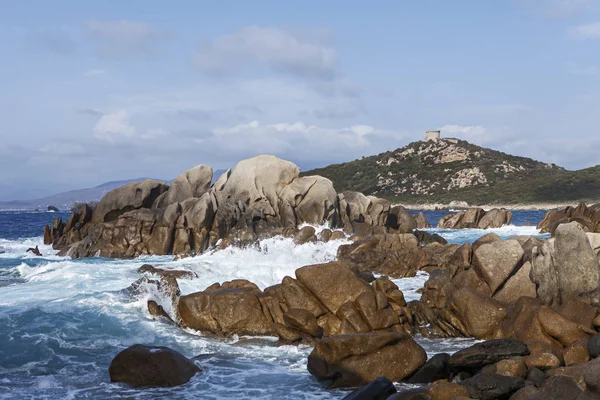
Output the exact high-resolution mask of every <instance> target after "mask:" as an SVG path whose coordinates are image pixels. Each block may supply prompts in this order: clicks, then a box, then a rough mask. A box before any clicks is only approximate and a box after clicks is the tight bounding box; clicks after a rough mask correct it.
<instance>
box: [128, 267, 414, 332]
mask: <svg viewBox="0 0 600 400" xmlns="http://www.w3.org/2000/svg"><path fill="white" fill-rule="evenodd" d="M144 270H145V271H146V272H147V273H152V274H154V275H157V274H159V273H156V269H151V268H148V267H146V268H144ZM146 279H147V278H146ZM372 279H373V278H372ZM372 279H370V280H369V281H372ZM145 283H146V284H150V285H156V286H157V288H156V290H153V291H152V293H156V292H159V293H163V300H162V301H166V302H167V304H162V305H161V304H158V303H156V301H155V303H156V304H152V305H150V304H149V308H151V311H155V312H154V313H152V312H151V313H152V314H153V315H159V316H165V315H163V313H162V311H161V310H163V311H164V310H171V311H170V314H168V315H166V317H168V318H169V319H171V320H173V321H175V323H177V324H178V325H180V326H181V327H183V328H190V329H194V330H198V331H201V332H209V333H213V334H216V335H221V336H231V335H274V336H278V337H279V338H280V340H281V342H282V343H299V342H307V343H313V342H314V341H315V340H316V339H318V338H321V337H332V336H339V335H347V334H358V333H372V332H410V331H411V330H412V328H411V321H410V319H409V316H408V310H407V308H406V302H405V300H404V295H403V294H402V292H401V291H400V290H398V287H397V286H396V285H395V284H394V283H393V282H391V281H390V280H389V279H388V278H385V277H381V278H378V279H375V280H373V281H372V283H371V284H369V283H367V281H365V280H364V279H363V276H362V275H361V274H360V273H359V271H358V270H357V269H355V268H351V267H349V266H348V265H346V264H344V263H341V262H332V263H327V264H318V265H309V266H306V267H302V268H300V269H298V270H297V271H296V279H294V278H292V277H285V278H284V279H283V280H282V282H281V283H280V284H278V285H274V286H271V287H268V288H266V289H265V290H264V291H261V290H260V289H259V288H258V287H257V286H256V285H255V284H253V283H251V282H249V281H246V280H234V281H231V282H225V283H223V284H214V285H211V286H210V287H208V288H207V289H206V290H204V291H202V292H196V293H191V294H188V295H184V296H182V295H180V294H179V288H178V286H177V281H176V279H175V278H174V277H173V275H166V276H162V277H161V280H160V281H159V282H156V281H152V280H146V281H145ZM137 287H139V285H137ZM163 305H165V307H164V308H163V307H162V306H163ZM157 310H158V311H157Z"/></svg>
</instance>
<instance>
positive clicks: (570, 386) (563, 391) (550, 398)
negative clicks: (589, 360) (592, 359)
mask: <svg viewBox="0 0 600 400" xmlns="http://www.w3.org/2000/svg"><path fill="white" fill-rule="evenodd" d="M581 393H582V390H581V388H580V387H579V386H578V385H577V382H575V380H574V379H573V378H571V377H570V376H551V377H549V378H548V379H546V381H545V382H544V384H543V385H542V386H541V388H540V390H539V392H538V393H536V394H535V395H533V396H531V397H530V399H531V400H555V399H556V400H562V399H573V400H575V399H577V396H578V395H580V394H581Z"/></svg>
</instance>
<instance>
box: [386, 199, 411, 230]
mask: <svg viewBox="0 0 600 400" xmlns="http://www.w3.org/2000/svg"><path fill="white" fill-rule="evenodd" d="M385 226H387V227H388V228H390V229H393V230H394V231H397V232H398V233H409V232H412V231H413V230H414V229H416V228H417V221H416V219H415V217H413V216H412V214H411V213H409V212H408V211H407V210H406V208H404V207H402V206H394V207H392V209H391V210H390V212H389V214H388V216H387V220H386V222H385Z"/></svg>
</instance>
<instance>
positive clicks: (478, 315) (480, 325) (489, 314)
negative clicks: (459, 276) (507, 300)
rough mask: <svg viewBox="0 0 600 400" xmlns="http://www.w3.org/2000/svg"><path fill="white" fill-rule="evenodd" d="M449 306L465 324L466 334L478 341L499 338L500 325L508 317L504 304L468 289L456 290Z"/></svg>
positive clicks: (451, 296)
mask: <svg viewBox="0 0 600 400" xmlns="http://www.w3.org/2000/svg"><path fill="white" fill-rule="evenodd" d="M449 304H450V309H451V310H452V311H453V312H454V313H455V315H456V316H457V317H458V319H459V320H460V321H461V322H462V323H463V324H464V326H465V328H466V331H467V332H465V333H466V334H467V335H469V336H473V337H475V338H477V339H490V338H493V337H497V335H498V331H499V329H500V323H501V322H502V320H503V319H504V318H505V317H506V308H505V307H504V306H503V304H502V303H500V302H498V301H496V300H494V299H492V298H490V297H487V296H485V295H482V294H479V293H477V292H475V291H473V290H471V289H467V288H461V289H457V290H454V291H453V292H452V293H451V295H450V299H449Z"/></svg>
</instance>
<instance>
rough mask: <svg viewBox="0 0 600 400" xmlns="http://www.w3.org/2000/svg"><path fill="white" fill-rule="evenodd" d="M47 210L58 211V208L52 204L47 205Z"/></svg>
mask: <svg viewBox="0 0 600 400" xmlns="http://www.w3.org/2000/svg"><path fill="white" fill-rule="evenodd" d="M48 211H51V212H58V208H57V207H55V206H53V205H49V206H48Z"/></svg>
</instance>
